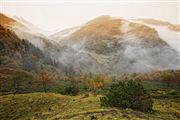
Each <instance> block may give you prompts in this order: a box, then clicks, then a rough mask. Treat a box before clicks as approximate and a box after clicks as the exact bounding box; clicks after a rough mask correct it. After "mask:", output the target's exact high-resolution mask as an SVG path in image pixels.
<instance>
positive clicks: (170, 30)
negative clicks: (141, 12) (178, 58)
mask: <svg viewBox="0 0 180 120" xmlns="http://www.w3.org/2000/svg"><path fill="white" fill-rule="evenodd" d="M134 22H138V23H140V24H144V25H147V26H148V27H151V28H154V29H156V31H157V32H158V34H159V36H160V38H162V39H163V40H164V41H166V42H167V43H168V44H169V45H170V46H171V47H172V48H174V49H175V50H176V51H178V52H179V53H180V48H179V44H180V43H179V35H180V25H176V24H171V23H169V22H164V21H160V20H155V19H135V20H134Z"/></svg>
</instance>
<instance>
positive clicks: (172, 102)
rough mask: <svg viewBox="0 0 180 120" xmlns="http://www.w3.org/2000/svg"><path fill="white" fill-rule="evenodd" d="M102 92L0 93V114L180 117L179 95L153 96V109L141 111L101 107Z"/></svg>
mask: <svg viewBox="0 0 180 120" xmlns="http://www.w3.org/2000/svg"><path fill="white" fill-rule="evenodd" d="M99 98H100V96H99V95H97V96H94V95H91V94H90V96H89V97H85V96H84V95H79V96H75V97H70V96H64V95H61V94H54V93H32V94H18V95H5V96H0V118H1V119H3V120H6V119H17V118H19V119H23V120H24V119H28V118H30V119H49V120H54V119H60V120H64V119H73V120H76V119H77V120H82V119H85V120H86V119H87V120H89V119H90V116H92V115H94V116H96V117H97V118H98V119H100V120H106V119H111V118H113V119H124V120H126V119H133V120H140V119H150V120H151V119H152V120H161V119H162V120H164V119H166V120H178V117H180V101H178V99H174V98H173V99H172V98H171V99H170V98H168V99H154V107H153V109H154V112H153V113H149V114H148V113H142V112H138V111H133V110H131V109H116V108H104V107H101V105H100V101H99Z"/></svg>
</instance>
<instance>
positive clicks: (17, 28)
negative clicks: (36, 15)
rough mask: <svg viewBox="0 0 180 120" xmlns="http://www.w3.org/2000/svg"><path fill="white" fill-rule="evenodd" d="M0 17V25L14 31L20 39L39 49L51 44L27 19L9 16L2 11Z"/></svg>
mask: <svg viewBox="0 0 180 120" xmlns="http://www.w3.org/2000/svg"><path fill="white" fill-rule="evenodd" d="M0 17H1V23H0V24H1V26H3V27H4V28H8V29H10V30H12V31H14V32H15V34H16V35H17V36H18V37H19V38H20V39H26V40H28V41H29V42H31V43H32V44H34V45H35V46H37V47H39V48H40V49H41V50H43V49H44V48H45V47H46V46H48V45H49V44H51V42H50V41H49V40H48V38H47V37H46V36H45V35H44V34H42V33H41V32H42V31H41V30H40V29H38V28H37V27H36V26H34V25H33V24H31V23H29V22H28V21H26V20H24V19H22V18H19V17H15V18H10V17H8V16H6V15H4V14H2V13H0Z"/></svg>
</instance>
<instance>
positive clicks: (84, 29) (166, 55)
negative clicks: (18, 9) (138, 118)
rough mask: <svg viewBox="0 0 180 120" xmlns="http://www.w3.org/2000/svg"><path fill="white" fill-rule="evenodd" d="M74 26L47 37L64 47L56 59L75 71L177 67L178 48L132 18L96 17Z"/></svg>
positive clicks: (119, 70)
mask: <svg viewBox="0 0 180 120" xmlns="http://www.w3.org/2000/svg"><path fill="white" fill-rule="evenodd" d="M75 28H78V29H75ZM75 28H72V29H69V30H66V31H65V32H66V33H65V32H64V31H63V32H58V33H55V34H54V35H51V36H50V37H51V38H53V39H54V41H57V43H58V44H59V46H60V47H64V49H62V50H61V51H60V52H59V53H58V54H57V55H56V59H58V60H59V61H60V62H62V63H63V64H65V65H71V66H73V68H74V69H76V70H79V71H83V72H93V73H110V74H116V75H117V74H119V73H126V72H147V71H153V70H165V69H179V68H180V64H179V58H178V57H179V54H178V51H176V50H175V49H173V48H172V47H171V46H170V45H169V44H168V43H167V42H166V41H165V40H163V39H162V38H161V37H160V36H159V33H158V31H157V30H156V29H155V28H152V27H149V26H147V25H145V24H142V23H139V22H136V21H135V20H125V19H120V18H113V17H111V16H100V17H98V18H95V19H93V20H91V21H89V22H87V23H86V24H84V25H81V26H78V27H75ZM59 33H64V34H66V35H62V34H59Z"/></svg>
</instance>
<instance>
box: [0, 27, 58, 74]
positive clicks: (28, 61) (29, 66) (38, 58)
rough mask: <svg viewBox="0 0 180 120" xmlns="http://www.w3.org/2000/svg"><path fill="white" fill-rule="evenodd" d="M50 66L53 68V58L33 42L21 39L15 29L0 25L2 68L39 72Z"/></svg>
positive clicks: (0, 67)
mask: <svg viewBox="0 0 180 120" xmlns="http://www.w3.org/2000/svg"><path fill="white" fill-rule="evenodd" d="M48 66H49V67H50V66H51V67H52V68H53V63H52V60H51V58H48V57H47V56H45V55H44V53H43V52H42V51H41V50H40V49H39V48H37V47H35V46H34V45H33V44H32V43H30V42H28V41H27V40H25V39H19V38H18V36H17V35H16V34H15V33H14V32H13V31H11V30H9V29H6V28H4V27H3V26H2V25H0V70H2V69H6V68H12V69H14V70H17V69H23V70H26V71H33V72H37V71H40V70H41V69H42V68H44V67H48ZM54 69H56V68H55V67H54Z"/></svg>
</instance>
